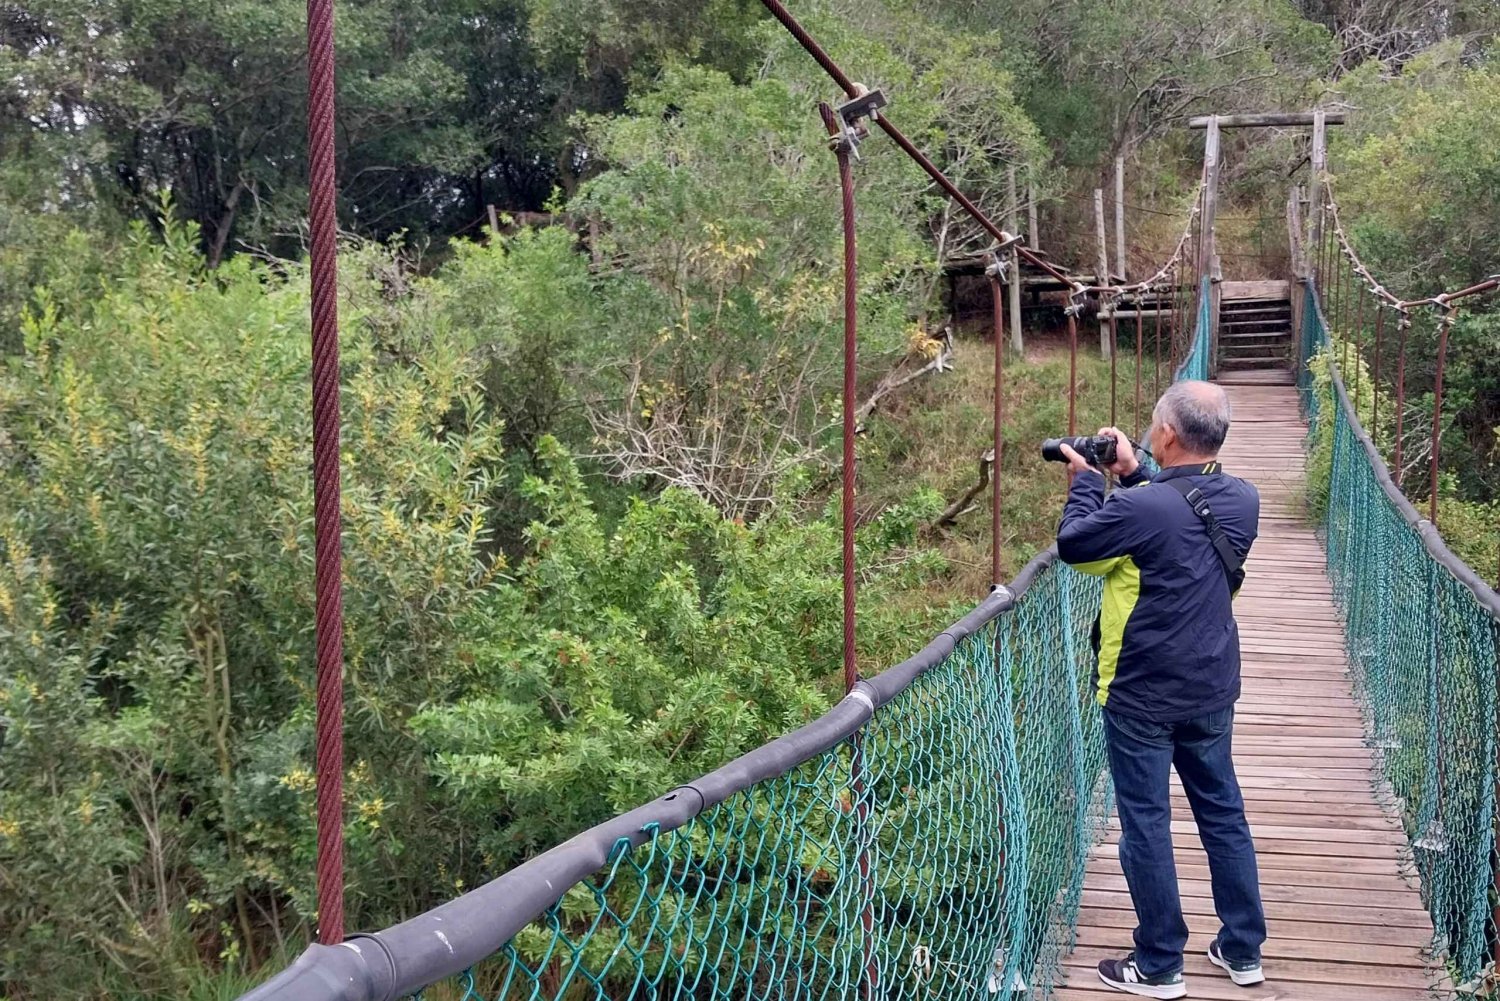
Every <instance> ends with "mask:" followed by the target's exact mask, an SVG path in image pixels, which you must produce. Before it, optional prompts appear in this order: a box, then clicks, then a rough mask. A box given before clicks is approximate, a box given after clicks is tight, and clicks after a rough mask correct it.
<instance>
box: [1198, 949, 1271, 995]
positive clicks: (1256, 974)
mask: <svg viewBox="0 0 1500 1001" xmlns="http://www.w3.org/2000/svg"><path fill="white" fill-rule="evenodd" d="M1208 961H1209V962H1210V963H1212V964H1214V965H1215V966H1217V967H1218V968H1219V969H1221V970H1223V971H1224V972H1225V973H1227V974H1229V979H1230V980H1233V981H1234V982H1235V983H1236V984H1238V985H1239V986H1241V987H1254V986H1255V985H1256V984H1263V983H1265V982H1266V975H1265V973H1264V972H1263V971H1262V970H1261V968H1260V967H1258V966H1257V967H1256V968H1255V969H1253V970H1232V969H1230V967H1229V963H1228V962H1226V961H1225V960H1222V959H1220V958H1219V957H1218V956H1216V955H1214V952H1213V950H1212V949H1210V950H1209V951H1208Z"/></svg>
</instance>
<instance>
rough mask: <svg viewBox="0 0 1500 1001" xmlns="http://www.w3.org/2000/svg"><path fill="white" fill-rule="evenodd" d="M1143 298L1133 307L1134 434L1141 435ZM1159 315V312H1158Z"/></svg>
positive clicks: (1144, 323)
mask: <svg viewBox="0 0 1500 1001" xmlns="http://www.w3.org/2000/svg"><path fill="white" fill-rule="evenodd" d="M1145 315H1146V314H1145V300H1144V299H1138V300H1137V302H1136V309H1135V408H1134V409H1135V412H1134V414H1133V415H1132V416H1134V418H1135V436H1136V438H1137V439H1139V438H1140V436H1141V364H1142V362H1143V361H1144V360H1145V356H1144V354H1143V353H1142V352H1143V350H1144V347H1143V345H1142V343H1141V341H1142V339H1143V338H1144V337H1145V335H1146V320H1145ZM1158 315H1159V314H1158Z"/></svg>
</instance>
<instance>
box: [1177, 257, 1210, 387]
mask: <svg viewBox="0 0 1500 1001" xmlns="http://www.w3.org/2000/svg"><path fill="white" fill-rule="evenodd" d="M1212 288H1213V285H1212V283H1211V282H1210V281H1209V279H1208V278H1207V277H1204V278H1203V279H1202V280H1201V281H1200V282H1199V283H1198V302H1197V306H1198V308H1197V310H1196V317H1195V319H1194V321H1193V339H1192V341H1191V342H1190V343H1189V345H1188V351H1187V354H1186V355H1184V356H1183V359H1182V363H1181V364H1180V365H1178V366H1177V371H1176V373H1175V375H1174V378H1175V379H1178V380H1180V379H1198V380H1207V379H1208V375H1209V354H1210V352H1211V351H1212V346H1211V345H1210V344H1209V338H1208V330H1209V326H1210V323H1211V313H1212V310H1213V299H1212V297H1211V293H1212Z"/></svg>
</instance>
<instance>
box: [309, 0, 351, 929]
mask: <svg viewBox="0 0 1500 1001" xmlns="http://www.w3.org/2000/svg"><path fill="white" fill-rule="evenodd" d="M307 148H308V161H309V170H308V173H309V177H308V191H309V206H308V222H309V233H310V237H311V255H312V398H313V532H314V539H315V545H314V550H315V558H314V561H315V568H316V569H315V577H316V591H317V606H316V619H317V629H316V636H317V723H316V726H317V741H316V746H317V750H316V761H315V769H316V776H317V816H318V822H317V829H318V835H317V837H318V853H317V870H318V939H319V940H320V941H321V942H322V943H323V944H324V945H334V944H337V943H339V942H342V941H343V940H344V818H343V802H344V733H343V728H344V692H343V663H344V650H343V631H344V623H343V593H342V583H343V582H342V558H341V553H340V548H339V543H340V534H341V531H342V526H341V524H340V516H339V318H338V259H337V256H338V247H337V241H338V229H337V226H338V224H337V219H336V217H335V210H336V199H337V197H338V195H337V188H336V180H335V177H334V149H333V0H307Z"/></svg>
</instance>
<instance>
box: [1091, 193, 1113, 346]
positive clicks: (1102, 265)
mask: <svg viewBox="0 0 1500 1001" xmlns="http://www.w3.org/2000/svg"><path fill="white" fill-rule="evenodd" d="M1094 228H1095V229H1096V230H1098V234H1099V260H1098V265H1097V267H1098V276H1097V277H1096V278H1095V279H1094V284H1096V285H1108V284H1109V283H1110V281H1109V232H1108V231H1107V230H1106V229H1105V228H1104V189H1103V188H1095V189H1094ZM1099 353H1100V354H1101V355H1103V356H1104V357H1105V358H1108V357H1109V354H1110V351H1109V330H1108V328H1107V327H1106V326H1105V308H1104V296H1103V295H1101V296H1099Z"/></svg>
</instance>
